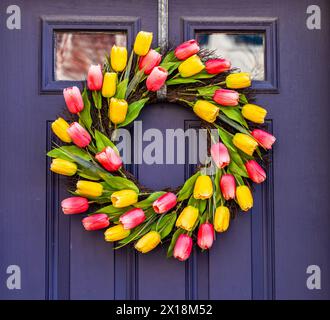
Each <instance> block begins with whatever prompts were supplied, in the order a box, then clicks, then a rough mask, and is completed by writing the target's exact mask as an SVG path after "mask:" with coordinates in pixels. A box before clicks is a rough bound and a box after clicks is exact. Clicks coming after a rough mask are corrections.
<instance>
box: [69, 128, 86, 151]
mask: <svg viewBox="0 0 330 320" xmlns="http://www.w3.org/2000/svg"><path fill="white" fill-rule="evenodd" d="M67 133H68V134H69V136H70V138H71V139H72V141H73V143H74V144H75V145H77V146H78V147H80V148H84V147H87V146H88V145H89V143H90V142H91V136H90V135H89V133H88V132H87V131H86V129H85V128H83V127H82V126H81V125H80V124H79V123H78V122H73V123H71V125H70V127H69V128H68V129H67Z"/></svg>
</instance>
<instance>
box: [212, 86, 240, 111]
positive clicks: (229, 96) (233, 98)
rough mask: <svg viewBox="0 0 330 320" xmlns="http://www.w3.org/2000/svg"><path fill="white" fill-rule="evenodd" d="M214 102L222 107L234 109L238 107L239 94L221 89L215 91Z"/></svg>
mask: <svg viewBox="0 0 330 320" xmlns="http://www.w3.org/2000/svg"><path fill="white" fill-rule="evenodd" d="M213 100H214V101H215V102H216V103H219V104H221V105H222V106H228V107H234V106H237V105H238V101H239V94H238V92H236V91H234V90H228V89H219V90H216V91H215V93H214V95H213Z"/></svg>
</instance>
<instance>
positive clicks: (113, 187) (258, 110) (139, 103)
mask: <svg viewBox="0 0 330 320" xmlns="http://www.w3.org/2000/svg"><path fill="white" fill-rule="evenodd" d="M151 42H152V33H149V32H143V31H141V32H139V33H138V35H137V37H136V39H135V43H134V49H133V50H132V53H131V55H130V57H129V59H128V56H127V49H126V48H124V47H117V46H113V47H112V49H111V52H110V56H109V57H106V59H105V60H106V61H105V63H104V66H103V68H101V66H100V65H92V66H91V67H90V69H89V71H88V75H87V86H85V88H84V90H83V91H82V93H81V92H80V90H79V88H77V87H70V88H66V89H64V90H63V95H64V99H65V102H66V105H67V108H68V110H69V112H70V114H71V117H72V118H73V119H71V122H72V123H71V124H68V123H67V122H66V121H65V120H64V119H63V118H61V117H60V118H58V119H57V120H56V121H54V122H53V123H52V130H53V132H54V133H55V135H56V136H57V137H58V138H59V139H60V140H62V141H63V142H65V143H66V145H62V146H59V145H58V144H56V143H55V146H54V148H53V149H52V150H51V151H50V152H48V156H50V157H52V158H53V159H52V163H51V166H50V169H51V170H52V171H53V172H55V173H58V174H62V175H66V176H74V179H75V180H74V183H75V185H76V189H75V190H74V191H73V190H70V192H71V193H72V195H73V196H72V197H69V198H67V199H64V200H63V201H62V203H61V205H62V210H63V212H64V213H65V214H78V213H84V212H87V211H88V210H89V212H90V213H89V215H88V216H86V217H84V218H83V219H82V224H83V226H84V228H85V229H86V230H89V231H90V230H100V229H105V228H107V229H106V231H105V233H104V236H105V240H106V241H110V242H114V241H115V242H117V243H116V247H115V248H121V247H123V246H125V245H127V244H129V243H134V247H135V249H136V250H138V251H140V252H142V253H146V252H149V251H151V250H152V249H154V248H155V247H156V246H157V245H159V243H161V242H163V243H164V242H166V240H169V241H168V243H169V247H168V251H167V252H168V256H174V257H175V258H177V259H179V260H181V261H184V260H186V259H188V258H189V256H190V253H191V250H192V246H193V242H194V241H195V240H196V242H197V245H198V246H199V247H200V248H201V249H202V250H205V249H209V248H211V246H212V244H213V241H214V239H215V235H216V233H220V232H224V231H226V230H227V229H228V227H229V223H230V219H231V218H232V217H234V213H235V211H236V208H240V209H241V210H242V211H248V210H249V209H250V208H252V206H253V196H252V193H251V186H250V182H249V180H252V181H253V182H255V183H262V182H263V181H264V180H265V179H266V173H265V171H264V169H263V168H262V166H261V165H260V164H259V163H264V161H263V160H264V158H265V154H266V151H265V150H267V149H271V147H272V144H273V143H274V142H275V137H274V136H272V135H271V134H270V133H268V132H266V131H264V130H262V129H260V128H257V126H258V125H259V126H260V124H262V123H263V122H264V119H265V116H266V113H267V111H266V110H265V109H264V108H262V107H260V106H257V105H255V104H251V103H249V102H248V100H247V97H246V95H245V94H243V93H242V92H240V93H239V92H238V91H235V90H237V89H244V88H247V87H249V86H250V85H251V78H250V75H249V74H248V73H243V72H239V70H237V69H232V68H231V63H230V62H229V61H228V60H226V59H222V58H219V57H216V56H215V54H214V52H212V51H209V50H200V47H199V45H198V43H197V42H196V41H195V40H190V41H187V42H184V43H182V44H181V45H179V46H178V47H177V48H176V49H175V50H167V52H165V53H163V54H161V53H160V50H159V48H156V49H150V46H151ZM164 84H166V88H167V93H166V99H167V101H169V102H175V103H179V104H183V105H185V106H188V107H191V109H192V110H193V112H194V113H195V114H196V115H197V116H198V117H199V118H201V120H202V126H203V127H205V128H207V129H208V132H209V139H210V145H211V146H210V150H209V153H210V155H211V157H212V163H211V165H210V164H208V165H200V166H199V168H198V171H197V172H196V173H195V174H194V175H193V176H191V177H190V178H189V179H188V180H187V181H186V182H185V183H184V184H183V186H182V187H180V188H177V189H176V190H163V191H152V190H149V189H147V188H145V187H143V186H141V185H140V184H139V182H138V181H137V180H136V179H135V178H134V177H133V176H132V175H131V174H130V173H129V172H127V171H126V170H125V169H124V167H123V163H122V159H121V157H120V155H119V152H118V150H117V148H116V145H115V143H114V142H113V141H112V140H111V137H113V133H114V132H115V130H117V128H120V127H125V126H127V125H128V124H130V123H131V122H132V121H134V119H136V118H137V117H138V115H139V113H140V111H141V109H142V108H143V107H144V106H145V105H146V103H151V102H156V101H157V91H158V90H161V91H163V93H164V90H163V88H164V87H165V86H164ZM233 89H235V90H233ZM211 129H214V130H211ZM215 130H216V133H217V134H216V136H214V134H211V131H212V132H214V131H215ZM260 147H261V148H260ZM254 154H256V156H254ZM256 158H257V159H258V162H259V163H258V162H257V160H256ZM210 166H213V168H215V170H213V171H210V170H209V169H210Z"/></svg>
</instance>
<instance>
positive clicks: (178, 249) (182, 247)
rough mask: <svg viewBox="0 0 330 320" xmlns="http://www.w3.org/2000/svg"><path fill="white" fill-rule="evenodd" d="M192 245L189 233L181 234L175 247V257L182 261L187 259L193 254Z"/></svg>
mask: <svg viewBox="0 0 330 320" xmlns="http://www.w3.org/2000/svg"><path fill="white" fill-rule="evenodd" d="M192 246H193V242H192V239H191V237H189V236H188V235H187V234H180V236H179V237H178V239H177V240H176V243H175V246H174V249H173V257H174V258H176V259H178V260H180V261H185V260H187V259H188V258H189V256H190V254H191V250H192Z"/></svg>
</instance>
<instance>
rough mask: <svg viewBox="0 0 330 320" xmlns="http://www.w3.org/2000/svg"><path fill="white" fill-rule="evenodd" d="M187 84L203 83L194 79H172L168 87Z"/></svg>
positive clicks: (168, 81) (167, 82)
mask: <svg viewBox="0 0 330 320" xmlns="http://www.w3.org/2000/svg"><path fill="white" fill-rule="evenodd" d="M185 83H202V81H200V80H197V79H193V78H181V77H177V78H172V79H170V80H167V81H166V85H168V86H173V85H176V84H185Z"/></svg>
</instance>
